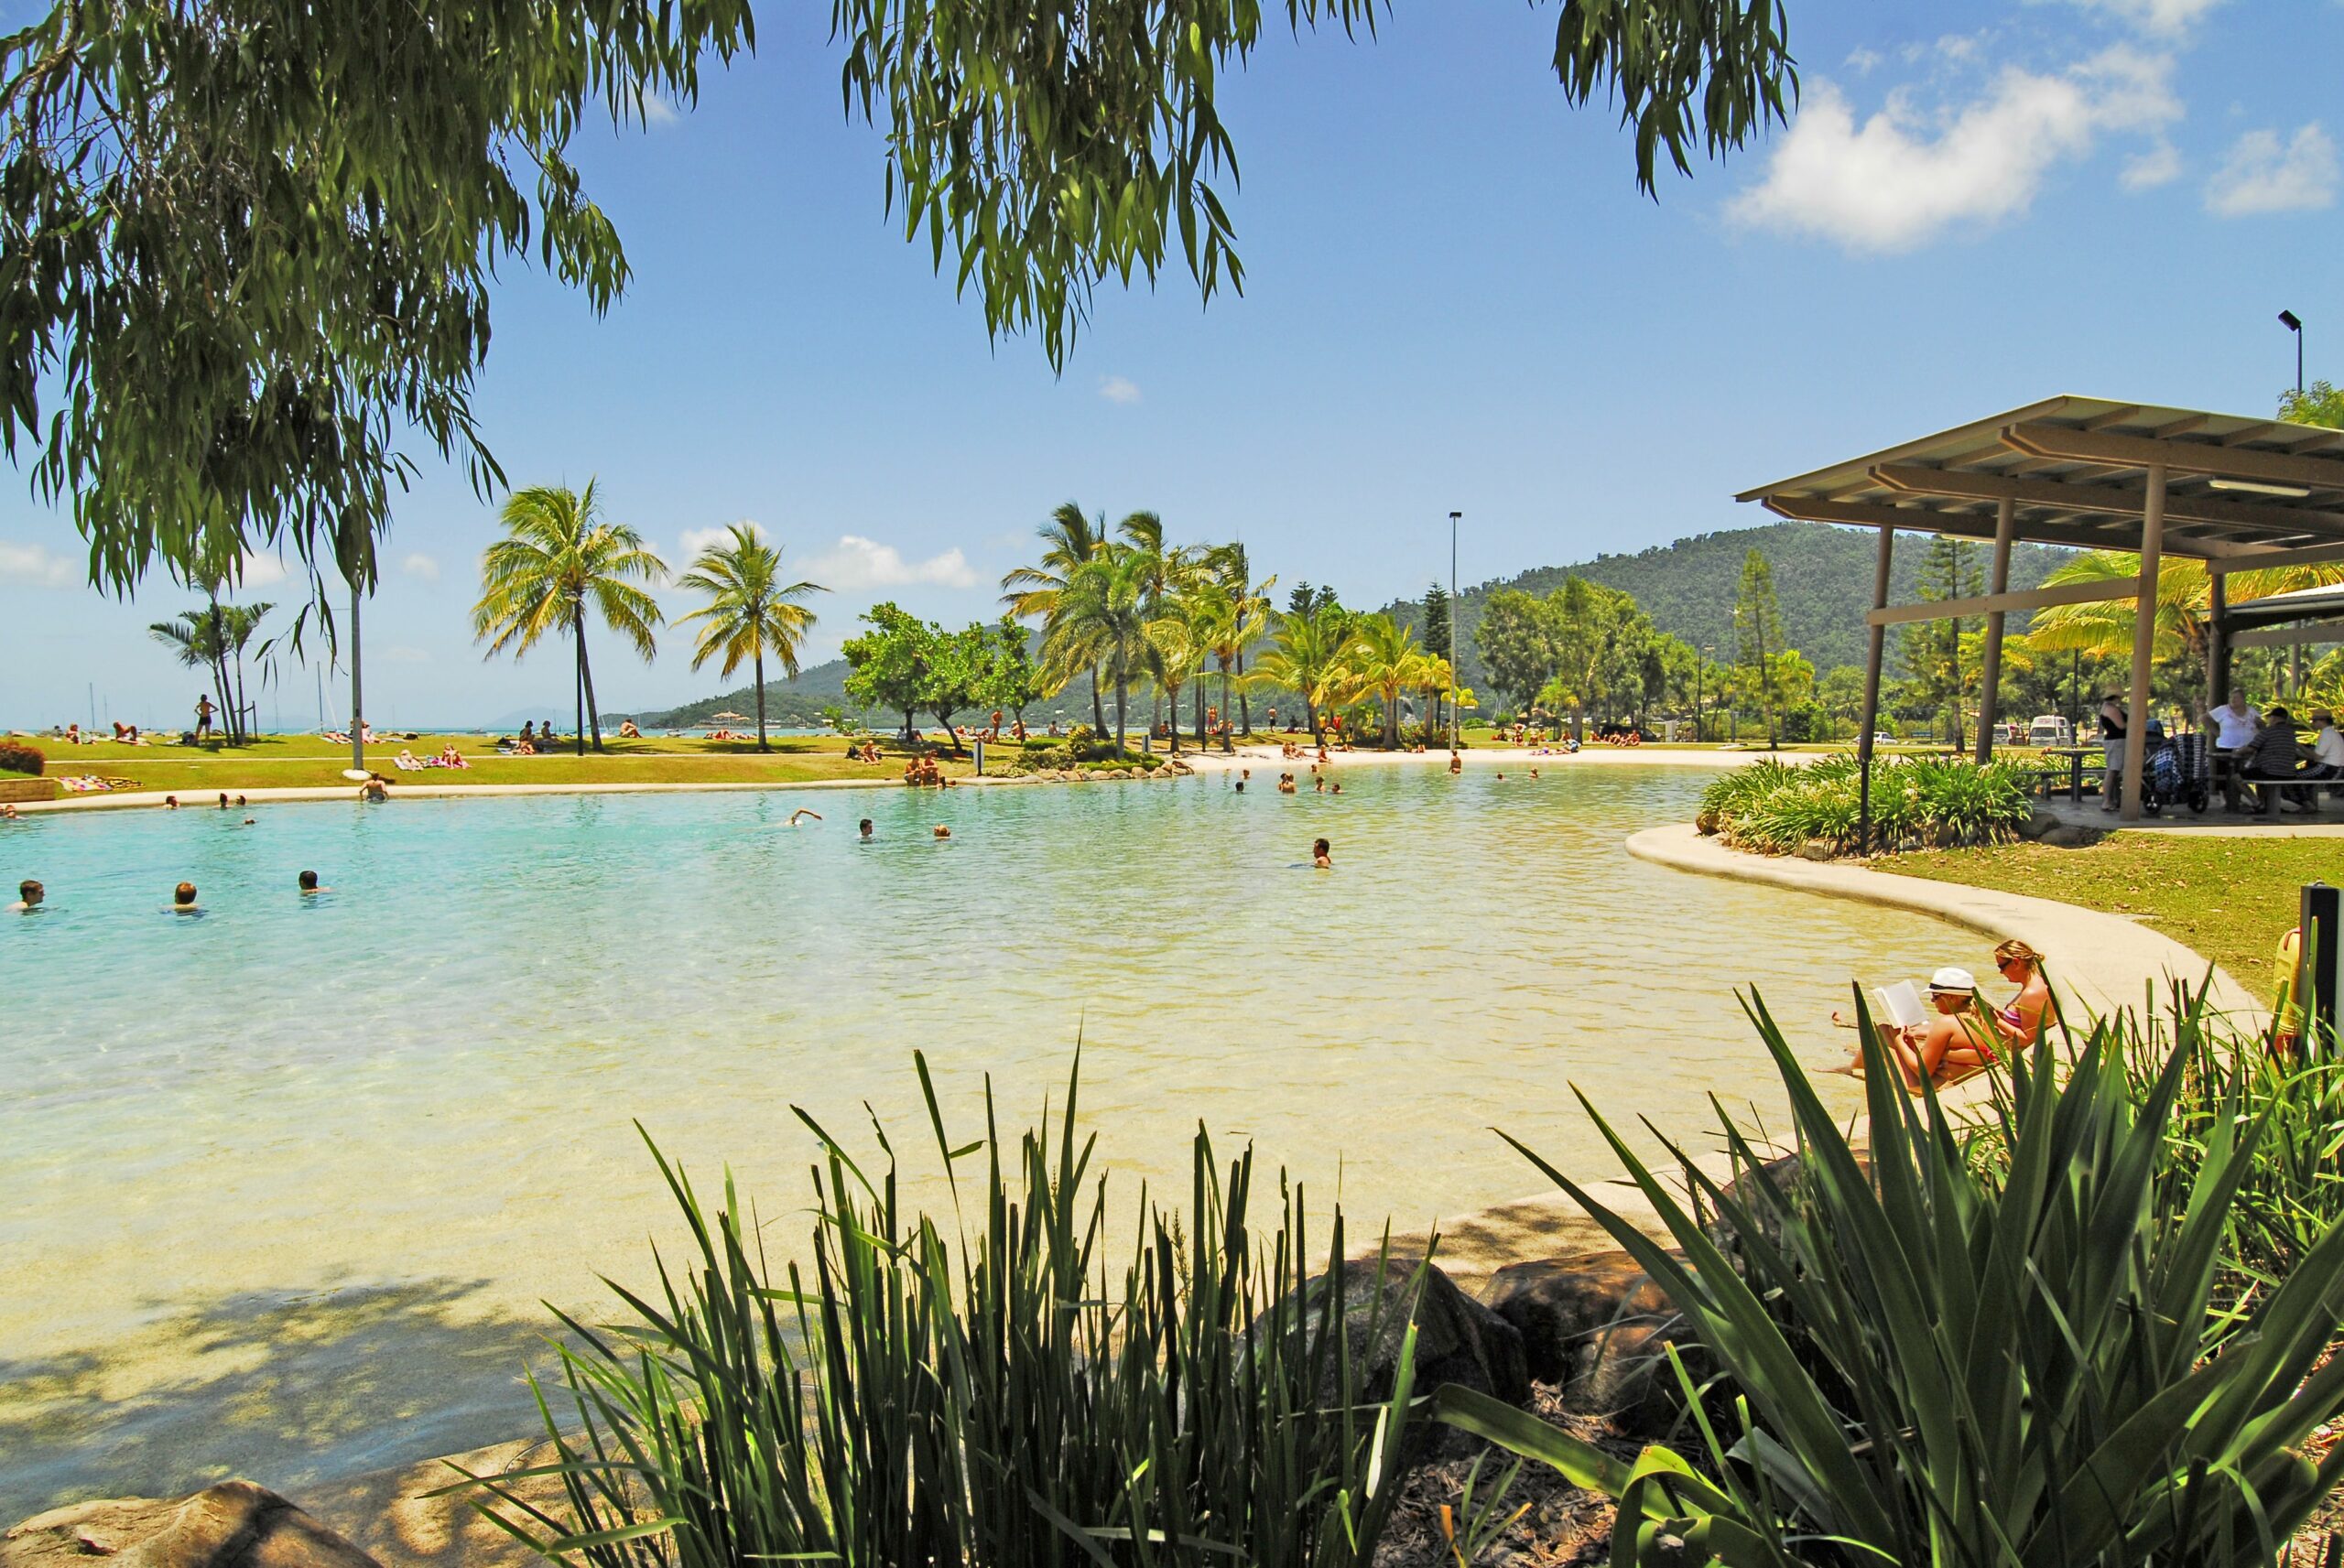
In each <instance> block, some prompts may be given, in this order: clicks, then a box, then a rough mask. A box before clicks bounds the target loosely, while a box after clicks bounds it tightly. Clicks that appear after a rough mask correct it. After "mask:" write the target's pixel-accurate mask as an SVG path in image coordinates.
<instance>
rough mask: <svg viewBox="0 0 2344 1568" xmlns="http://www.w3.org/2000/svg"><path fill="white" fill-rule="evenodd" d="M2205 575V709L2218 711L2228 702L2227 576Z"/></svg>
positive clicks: (2228, 603)
mask: <svg viewBox="0 0 2344 1568" xmlns="http://www.w3.org/2000/svg"><path fill="white" fill-rule="evenodd" d="M2206 575H2207V577H2208V580H2209V582H2210V584H2211V589H2212V591H2211V595H2210V597H2209V598H2208V601H2207V605H2206V706H2207V707H2208V708H2219V707H2221V706H2222V704H2224V703H2226V702H2228V701H2229V700H2230V576H2229V574H2228V573H2226V572H2208V573H2207V574H2206Z"/></svg>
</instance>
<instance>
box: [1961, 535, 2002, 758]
mask: <svg viewBox="0 0 2344 1568" xmlns="http://www.w3.org/2000/svg"><path fill="white" fill-rule="evenodd" d="M2017 529H2018V503H2017V502H2015V501H2013V500H2012V499H2011V498H2010V497H2009V496H2007V495H2005V496H2004V497H2002V506H2001V508H2000V509H1999V510H1998V511H1997V512H1996V513H1995V514H1994V568H1993V574H1992V575H1991V577H1989V578H1988V579H1987V589H1986V597H1987V598H1989V599H2000V598H2002V596H2003V595H2004V594H2006V593H2008V592H2010V590H2011V541H2012V540H2013V538H2014V537H2016V535H2017ZM2003 613H2004V612H2003V611H2000V610H1990V611H1987V612H1986V657H1985V663H1984V665H1983V667H1982V668H1981V669H1980V671H1979V681H1978V748H1977V752H1976V755H1977V759H1978V765H1979V766H1980V767H1983V766H1985V765H1986V763H1987V762H1990V761H1991V760H1992V758H1993V755H1994V719H1995V717H1996V715H1997V714H1998V713H1999V711H2000V709H2001V707H2002V704H2001V701H2000V697H2001V695H2002V616H2003ZM1953 667H1954V674H1955V676H1956V677H1957V678H1956V680H1955V681H1954V689H1955V691H1956V692H1957V694H1958V693H1959V690H1960V687H1961V682H1960V680H1959V678H1958V677H1959V676H1960V674H1961V650H1960V649H1959V647H1956V648H1955V650H1954V666H1953Z"/></svg>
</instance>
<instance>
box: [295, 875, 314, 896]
mask: <svg viewBox="0 0 2344 1568" xmlns="http://www.w3.org/2000/svg"><path fill="white" fill-rule="evenodd" d="M294 880H295V881H298V882H299V883H300V884H301V891H302V892H317V891H318V873H317V872H315V871H303V872H302V873H301V874H300V875H299V876H298V877H297V878H295V879H294Z"/></svg>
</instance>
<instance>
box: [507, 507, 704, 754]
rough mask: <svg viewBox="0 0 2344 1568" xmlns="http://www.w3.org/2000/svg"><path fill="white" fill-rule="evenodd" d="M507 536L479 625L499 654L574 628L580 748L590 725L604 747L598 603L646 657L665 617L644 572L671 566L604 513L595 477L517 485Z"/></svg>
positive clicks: (605, 618)
mask: <svg viewBox="0 0 2344 1568" xmlns="http://www.w3.org/2000/svg"><path fill="white" fill-rule="evenodd" d="M503 518H504V523H505V532H506V534H507V535H508V536H507V537H505V538H503V539H499V540H498V541H496V543H494V545H491V546H489V547H488V550H487V553H486V554H484V555H483V556H482V557H481V588H482V592H481V597H480V602H479V603H478V604H475V605H473V606H472V635H473V636H474V637H476V638H479V637H485V638H489V639H491V641H490V642H489V644H488V652H489V654H490V655H494V654H498V653H501V652H503V651H504V650H505V648H506V647H508V646H509V647H510V648H512V649H513V652H514V656H515V657H516V658H517V657H519V656H520V655H522V654H526V653H527V652H528V651H529V650H530V649H531V648H532V647H535V646H536V645H537V640H538V639H539V638H541V637H543V636H545V635H546V634H547V633H562V632H567V633H570V638H571V640H572V641H573V643H575V645H576V647H577V651H578V656H577V666H578V677H577V688H578V753H579V755H581V756H584V755H585V754H586V732H587V730H588V728H589V726H591V728H592V730H593V733H594V750H596V751H598V752H599V751H601V750H602V714H601V712H600V710H599V709H598V708H596V706H595V702H594V672H593V667H592V666H591V665H590V664H589V663H588V662H587V658H586V617H587V613H588V611H590V610H591V611H593V612H594V613H596V614H599V615H600V616H601V617H602V623H603V624H604V625H606V626H608V627H610V628H611V629H612V630H613V631H614V632H616V633H619V634H620V635H621V636H623V637H624V638H625V639H626V640H627V642H628V643H630V644H632V645H633V647H634V648H635V652H636V654H640V655H641V656H642V658H643V660H644V662H646V664H647V663H649V662H650V660H651V656H652V655H653V654H655V653H657V651H658V646H657V643H656V642H655V641H654V640H653V636H652V633H653V632H654V631H655V630H657V627H658V626H659V624H660V622H661V619H662V617H661V616H660V613H659V606H658V604H657V601H655V600H653V599H652V597H651V595H650V594H648V593H646V592H645V591H644V590H643V589H640V588H637V587H635V584H636V583H637V582H657V581H658V580H659V579H662V578H664V577H666V576H667V566H666V564H665V563H664V562H662V561H661V560H660V559H659V557H657V556H656V555H654V554H652V553H651V551H649V550H648V549H646V548H645V547H644V543H643V536H642V535H640V534H637V533H636V532H635V530H634V529H632V528H630V527H628V526H626V524H623V523H605V522H603V521H602V507H601V505H600V504H599V503H598V502H597V501H596V499H595V495H594V481H592V480H588V481H586V489H585V491H584V492H583V493H581V492H576V491H572V490H570V489H569V488H567V487H566V486H560V485H532V486H530V487H529V488H528V489H526V490H519V491H515V492H513V494H512V496H511V498H510V499H508V500H507V501H506V502H505V511H504V514H503Z"/></svg>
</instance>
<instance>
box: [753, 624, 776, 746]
mask: <svg viewBox="0 0 2344 1568" xmlns="http://www.w3.org/2000/svg"><path fill="white" fill-rule="evenodd" d="M756 665H757V750H758V751H760V752H770V751H771V750H773V748H772V747H770V746H768V745H766V744H765V644H764V643H758V644H757V654H756Z"/></svg>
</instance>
